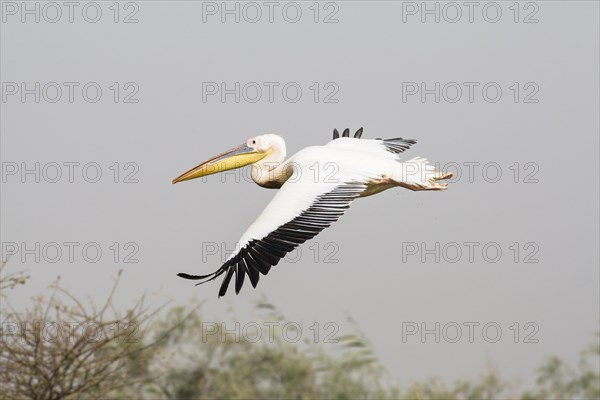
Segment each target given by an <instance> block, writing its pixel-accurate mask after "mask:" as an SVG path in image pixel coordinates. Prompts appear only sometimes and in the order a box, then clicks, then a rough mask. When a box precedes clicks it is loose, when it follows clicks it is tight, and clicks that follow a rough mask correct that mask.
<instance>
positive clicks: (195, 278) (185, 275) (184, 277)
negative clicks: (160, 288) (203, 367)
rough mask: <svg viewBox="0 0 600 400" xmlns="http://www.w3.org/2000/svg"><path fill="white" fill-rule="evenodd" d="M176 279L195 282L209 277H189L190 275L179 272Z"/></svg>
mask: <svg viewBox="0 0 600 400" xmlns="http://www.w3.org/2000/svg"><path fill="white" fill-rule="evenodd" d="M177 276H178V277H180V278H183V279H191V280H193V281H197V280H200V279H204V278H207V277H209V276H210V275H190V274H185V273H183V272H180V273H178V274H177Z"/></svg>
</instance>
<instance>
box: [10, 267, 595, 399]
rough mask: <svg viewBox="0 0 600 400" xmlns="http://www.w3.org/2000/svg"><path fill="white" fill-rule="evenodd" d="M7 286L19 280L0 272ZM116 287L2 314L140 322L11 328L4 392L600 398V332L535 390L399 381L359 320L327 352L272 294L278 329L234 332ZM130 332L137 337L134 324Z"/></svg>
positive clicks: (553, 365)
mask: <svg viewBox="0 0 600 400" xmlns="http://www.w3.org/2000/svg"><path fill="white" fill-rule="evenodd" d="M14 278H15V276H14V275H12V276H10V279H14ZM20 279H22V278H20V277H19V278H17V280H19V281H20ZM11 282H14V280H13V281H11ZM0 287H2V288H4V289H6V288H10V287H14V285H12V284H10V285H6V283H5V282H4V283H3V282H2V279H0ZM115 289H116V283H115V287H113V289H112V291H111V293H110V295H109V296H108V300H107V302H106V303H105V304H104V305H103V306H102V307H99V308H96V307H95V306H94V305H93V304H90V305H87V306H86V305H85V304H84V303H83V302H81V301H80V300H79V299H76V298H74V297H73V296H72V295H71V294H70V293H68V292H67V291H65V290H64V289H62V288H61V287H60V285H58V283H57V284H55V285H54V292H53V295H52V296H51V297H50V298H43V297H38V298H36V299H35V300H34V301H33V307H32V308H30V309H27V310H26V311H24V312H17V311H15V310H14V309H10V310H8V312H3V317H2V320H3V322H6V321H17V322H19V323H24V322H26V323H29V324H35V323H42V322H44V321H48V320H53V321H77V322H78V323H81V324H83V323H86V322H88V323H89V322H92V323H94V324H96V325H98V326H101V327H105V326H109V324H114V323H115V322H118V323H119V324H124V325H125V326H126V325H127V324H131V323H135V324H136V327H137V328H138V329H137V330H136V338H137V340H135V341H128V340H114V339H115V337H114V336H113V337H110V335H109V332H105V333H106V335H105V337H106V338H110V339H111V340H103V341H95V342H90V341H86V340H83V339H82V337H81V336H76V337H75V338H74V341H72V342H71V341H65V340H57V341H44V340H41V341H40V340H39V338H37V339H36V335H32V338H27V340H23V339H22V338H20V337H15V338H12V336H10V335H7V336H6V337H5V333H6V332H0V333H1V334H2V335H3V336H2V341H1V342H0V357H1V358H0V360H1V361H2V363H1V364H0V387H1V388H2V390H1V391H0V399H5V398H6V399H13V398H19V399H20V398H29V399H63V398H65V399H87V398H89V399H140V400H141V399H449V400H451V399H521V400H529V399H557V400H558V399H600V376H599V372H598V360H599V359H600V335H596V337H595V338H594V343H593V345H592V346H591V347H590V348H589V349H586V350H585V351H583V352H582V353H581V359H580V362H579V364H578V365H577V366H576V367H572V366H569V365H567V364H566V363H564V362H563V361H562V360H560V359H559V358H557V357H551V358H549V359H548V360H547V361H546V362H545V363H544V364H543V365H542V366H541V367H540V368H539V370H538V371H537V375H536V376H537V381H536V384H535V385H534V387H532V388H529V389H525V390H523V389H519V385H517V384H515V383H512V382H508V381H505V380H503V379H502V378H501V376H500V374H499V372H498V371H496V370H494V369H493V368H491V367H490V368H488V370H487V372H485V373H484V374H483V375H482V376H480V377H479V378H477V379H474V380H462V381H458V382H456V383H454V384H452V385H448V384H445V383H444V382H442V380H440V379H436V378H433V379H430V380H427V381H424V382H413V383H411V384H410V385H408V387H404V388H400V387H398V386H397V385H395V384H393V381H392V379H391V378H390V376H389V374H388V373H387V372H386V370H385V368H384V367H383V366H382V365H381V363H380V362H379V360H378V358H377V357H376V356H375V354H374V352H373V350H372V346H371V344H370V343H369V342H368V340H367V339H366V338H365V337H364V335H363V334H362V333H360V331H359V330H358V329H355V332H356V333H352V334H346V335H339V336H337V337H336V341H337V343H336V344H334V345H328V346H327V347H328V349H327V350H326V349H325V348H324V346H323V345H322V344H320V343H318V342H320V341H321V342H322V340H316V341H315V340H312V338H311V339H309V338H307V337H304V338H303V340H300V341H297V342H295V341H290V340H287V341H286V340H284V338H285V337H286V336H285V335H284V334H283V332H282V329H283V327H284V326H286V324H287V323H289V322H290V321H289V320H288V319H287V318H286V317H285V316H284V315H283V314H282V313H281V312H280V311H279V310H278V309H277V308H276V307H275V306H274V305H273V304H270V303H269V302H268V301H267V300H266V299H262V300H260V301H259V302H257V303H256V304H255V307H254V309H255V310H256V314H257V316H256V321H257V322H256V323H257V324H258V325H260V326H261V327H262V328H263V329H264V327H265V325H264V323H268V322H273V321H276V322H278V324H276V325H274V326H273V329H274V331H273V333H274V334H273V335H262V336H261V337H259V338H258V337H256V336H253V335H250V334H248V335H235V334H232V332H231V324H230V323H228V324H226V325H222V324H220V323H215V322H210V323H209V322H206V321H205V320H204V319H203V318H202V314H201V312H200V311H201V306H202V304H197V305H195V306H186V307H182V306H180V307H175V308H173V309H171V310H169V311H168V312H167V313H164V316H163V317H162V318H160V319H158V318H155V319H154V320H153V321H152V323H149V320H150V318H151V317H152V316H155V315H156V311H157V310H148V309H147V308H146V307H144V306H143V299H140V300H139V301H138V302H136V303H135V304H134V306H133V307H132V308H130V309H129V310H127V311H126V312H125V313H120V312H119V311H118V310H116V309H115V307H114V305H113V304H112V301H111V299H112V298H113V295H114V291H115ZM57 293H62V294H63V295H64V296H63V297H60V296H57V295H56V294H57ZM5 294H6V293H5ZM108 310H112V313H108V312H107V311H108ZM3 311H4V310H3ZM3 326H4V325H3ZM224 327H227V329H228V331H224V330H223V329H224ZM293 327H294V326H292V328H293ZM305 328H306V327H302V328H301V329H305ZM207 329H210V334H207V332H208V331H207ZM292 331H293V329H292ZM120 332H121V335H125V336H126V337H129V333H127V332H128V331H127V330H125V331H120ZM288 333H289V332H288ZM113 335H114V332H113ZM305 336H306V335H305ZM7 338H8V339H7ZM119 338H120V339H123V338H124V337H123V336H119V337H117V339H119ZM321 339H323V338H321ZM315 342H317V343H315ZM332 347H334V348H335V350H332V349H331V348H332ZM75 366H76V367H77V368H75Z"/></svg>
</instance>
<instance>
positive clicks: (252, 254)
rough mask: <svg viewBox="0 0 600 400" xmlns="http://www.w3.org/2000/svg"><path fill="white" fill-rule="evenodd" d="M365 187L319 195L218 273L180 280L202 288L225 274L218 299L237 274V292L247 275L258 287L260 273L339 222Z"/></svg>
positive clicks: (345, 186) (343, 187)
mask: <svg viewBox="0 0 600 400" xmlns="http://www.w3.org/2000/svg"><path fill="white" fill-rule="evenodd" d="M365 189H366V185H365V184H363V183H359V182H350V183H346V184H342V185H340V186H338V187H336V188H335V189H334V190H332V191H330V192H328V193H325V194H322V195H320V196H318V197H317V198H316V199H315V201H314V202H313V203H312V205H311V206H310V207H309V208H307V209H306V210H304V211H302V212H301V213H300V215H298V216H296V217H295V218H294V219H293V220H291V221H289V222H287V223H285V224H283V225H281V226H279V227H278V228H276V229H275V230H274V231H272V232H271V233H269V234H268V235H267V236H265V237H264V238H262V239H252V240H251V241H250V242H248V243H247V244H246V245H245V246H244V247H243V248H242V249H240V251H239V252H238V253H237V254H236V255H235V256H234V257H232V258H230V259H229V260H227V261H226V262H225V264H223V266H222V267H221V268H219V269H218V270H217V271H215V272H213V273H212V274H208V275H189V274H185V273H180V274H177V275H178V276H180V277H181V278H185V279H191V280H201V279H204V281H202V282H200V283H198V284H196V285H200V284H202V283H206V282H209V281H212V280H214V279H216V278H217V277H219V276H221V275H223V274H225V278H224V279H223V283H222V284H221V288H220V290H219V297H221V296H224V295H225V293H227V288H228V287H229V283H230V282H231V279H232V278H233V275H234V274H235V292H236V294H237V293H239V292H240V290H241V288H242V286H243V284H244V279H245V277H246V275H248V278H249V279H250V283H251V284H252V286H253V287H256V285H257V284H258V280H259V278H260V274H262V275H267V274H268V273H269V270H270V269H271V267H272V266H274V265H277V264H278V263H279V260H281V259H282V258H283V257H285V255H286V254H287V253H289V252H291V251H292V250H294V249H295V248H296V247H298V246H299V245H300V244H302V243H304V242H306V241H307V240H309V239H312V238H314V237H315V236H317V235H318V234H319V233H320V232H321V231H322V230H323V229H325V228H327V227H329V226H330V225H331V224H332V223H333V222H335V221H337V220H338V219H339V218H340V217H341V216H342V215H343V214H344V212H345V211H346V210H347V209H348V208H349V207H350V203H351V202H352V201H353V200H354V199H356V198H358V197H359V196H360V194H361V193H362V192H363V191H364V190H365Z"/></svg>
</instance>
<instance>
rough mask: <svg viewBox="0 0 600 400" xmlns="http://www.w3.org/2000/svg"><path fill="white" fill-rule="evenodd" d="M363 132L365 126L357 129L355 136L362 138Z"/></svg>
mask: <svg viewBox="0 0 600 400" xmlns="http://www.w3.org/2000/svg"><path fill="white" fill-rule="evenodd" d="M362 133H363V128H362V127H360V129H359V130H357V131H356V133H355V134H354V138H355V139H360V137H361V136H362Z"/></svg>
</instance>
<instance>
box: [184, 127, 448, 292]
mask: <svg viewBox="0 0 600 400" xmlns="http://www.w3.org/2000/svg"><path fill="white" fill-rule="evenodd" d="M362 132H363V129H362V128H360V129H359V130H358V131H357V132H356V133H355V134H354V137H350V130H349V129H346V130H344V132H343V134H342V136H341V137H340V134H339V132H338V130H337V129H334V132H333V140H332V141H330V142H329V143H327V144H326V145H324V146H311V147H307V148H305V149H302V150H301V151H299V152H298V153H296V154H295V155H293V156H292V157H290V158H289V159H288V160H285V157H286V148H285V141H284V140H283V138H282V137H280V136H278V135H274V134H265V135H260V136H256V137H252V138H250V139H248V140H247V141H246V142H245V143H244V144H242V145H240V146H238V147H235V148H233V149H231V150H229V151H227V152H225V153H222V154H219V155H217V156H215V157H213V158H211V159H209V160H208V161H205V162H203V163H202V164H200V165H198V166H196V167H194V168H192V169H190V170H189V171H187V172H184V173H183V174H181V175H180V176H178V177H177V178H175V179H173V184H175V183H178V182H183V181H188V180H191V179H196V178H199V177H202V176H207V175H212V174H216V173H219V172H223V171H227V170H231V169H235V168H241V167H244V166H246V165H252V170H251V177H252V180H253V181H254V182H255V183H257V184H258V185H260V186H261V187H264V188H271V189H279V191H278V192H277V193H276V194H275V196H274V197H273V199H272V200H271V202H270V203H269V204H268V205H267V207H266V208H265V209H264V210H263V212H262V213H261V214H260V215H259V216H258V218H257V219H256V221H255V222H254V223H253V224H252V225H250V227H249V228H248V229H247V230H246V232H245V233H244V234H243V235H242V237H241V238H240V240H239V241H238V244H237V246H236V250H235V251H234V252H233V254H231V256H230V257H229V258H228V259H227V260H226V261H225V263H224V264H223V265H222V266H221V268H219V269H218V270H216V271H215V272H213V273H211V274H208V275H190V274H186V273H179V274H178V276H180V277H182V278H185V279H192V280H201V281H202V282H199V283H197V285H199V284H201V283H205V282H209V281H212V280H214V279H216V278H217V277H219V276H221V275H223V274H224V275H225V277H224V278H223V281H222V284H221V287H220V290H219V297H221V296H224V295H225V294H226V292H227V288H228V287H229V283H230V282H231V279H232V277H233V276H234V274H235V292H236V294H237V293H239V292H240V290H241V288H242V285H243V284H244V279H245V276H246V275H248V278H249V279H250V283H251V284H252V286H253V287H256V285H257V283H258V280H259V278H260V275H261V274H262V275H267V273H269V271H270V269H271V267H272V266H274V265H277V263H278V262H279V260H281V259H282V258H283V257H285V255H286V254H287V253H289V252H291V251H292V250H294V249H295V248H296V247H297V246H299V245H300V244H302V243H304V242H305V241H307V240H309V239H312V238H313V237H315V236H316V235H318V234H319V232H321V231H322V230H323V229H325V228H327V227H329V226H330V225H331V224H332V223H333V222H335V221H337V220H338V219H339V218H340V217H341V216H342V214H344V212H345V211H346V210H347V209H348V208H349V207H350V204H351V203H352V202H353V201H354V200H356V199H358V198H360V197H367V196H371V195H373V194H376V193H379V192H382V191H384V190H387V189H389V188H392V187H395V186H400V187H403V188H406V189H410V190H414V191H421V190H444V189H446V187H447V183H440V182H439V181H440V180H444V179H448V178H451V177H452V174H451V173H446V174H444V173H442V172H439V171H436V170H435V166H434V165H432V164H431V163H430V162H429V161H428V160H427V159H425V158H421V157H415V158H412V159H410V160H408V161H405V162H402V161H401V159H400V155H401V154H402V153H403V152H404V151H406V150H408V149H409V148H410V147H411V146H412V145H414V144H415V143H416V141H415V140H410V139H402V138H394V139H379V138H378V139H361V136H362Z"/></svg>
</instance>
